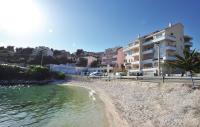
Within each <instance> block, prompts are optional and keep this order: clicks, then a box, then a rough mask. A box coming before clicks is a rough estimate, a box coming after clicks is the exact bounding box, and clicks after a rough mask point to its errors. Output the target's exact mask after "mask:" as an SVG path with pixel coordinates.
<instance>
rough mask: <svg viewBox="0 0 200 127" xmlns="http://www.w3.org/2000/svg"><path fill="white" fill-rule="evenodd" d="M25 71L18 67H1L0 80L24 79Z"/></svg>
mask: <svg viewBox="0 0 200 127" xmlns="http://www.w3.org/2000/svg"><path fill="white" fill-rule="evenodd" d="M22 78H24V70H23V69H21V68H20V67H17V66H11V65H0V80H10V79H22Z"/></svg>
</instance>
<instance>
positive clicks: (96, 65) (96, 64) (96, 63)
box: [90, 60, 99, 68]
mask: <svg viewBox="0 0 200 127" xmlns="http://www.w3.org/2000/svg"><path fill="white" fill-rule="evenodd" d="M98 65H99V63H98V61H97V60H94V61H92V63H91V65H90V66H91V67H93V68H95V67H98Z"/></svg>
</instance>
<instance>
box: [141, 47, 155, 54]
mask: <svg viewBox="0 0 200 127" xmlns="http://www.w3.org/2000/svg"><path fill="white" fill-rule="evenodd" d="M153 52H154V50H153V48H152V49H148V50H144V51H143V52H142V54H150V53H153Z"/></svg>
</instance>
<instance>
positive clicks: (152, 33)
mask: <svg viewBox="0 0 200 127" xmlns="http://www.w3.org/2000/svg"><path fill="white" fill-rule="evenodd" d="M177 25H182V26H183V24H182V23H176V24H174V25H171V27H170V26H168V27H166V28H164V29H160V30H156V31H154V32H151V33H149V34H146V35H144V36H142V37H140V38H146V37H151V36H153V35H155V34H157V33H159V32H162V31H165V30H168V29H170V28H172V27H175V26H177Z"/></svg>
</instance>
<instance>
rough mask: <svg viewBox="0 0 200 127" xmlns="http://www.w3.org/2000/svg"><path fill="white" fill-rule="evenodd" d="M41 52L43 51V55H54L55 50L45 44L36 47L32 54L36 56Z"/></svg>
mask: <svg viewBox="0 0 200 127" xmlns="http://www.w3.org/2000/svg"><path fill="white" fill-rule="evenodd" d="M40 53H42V55H43V56H53V51H52V50H51V49H50V48H48V47H44V46H39V47H36V48H35V49H34V50H33V53H32V55H33V56H36V55H39V54H40Z"/></svg>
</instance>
